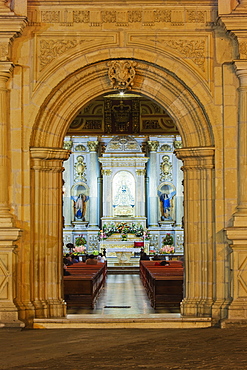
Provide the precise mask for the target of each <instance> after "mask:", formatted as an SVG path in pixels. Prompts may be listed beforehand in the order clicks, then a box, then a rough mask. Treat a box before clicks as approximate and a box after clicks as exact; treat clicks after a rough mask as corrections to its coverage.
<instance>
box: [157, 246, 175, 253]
mask: <svg viewBox="0 0 247 370" xmlns="http://www.w3.org/2000/svg"><path fill="white" fill-rule="evenodd" d="M174 252H175V248H174V247H173V246H172V245H164V246H163V247H162V248H161V249H160V253H161V254H168V253H174Z"/></svg>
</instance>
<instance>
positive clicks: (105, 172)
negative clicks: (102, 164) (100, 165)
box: [101, 170, 112, 176]
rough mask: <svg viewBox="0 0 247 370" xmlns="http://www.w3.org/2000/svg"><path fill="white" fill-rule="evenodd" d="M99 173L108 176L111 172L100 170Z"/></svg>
mask: <svg viewBox="0 0 247 370" xmlns="http://www.w3.org/2000/svg"><path fill="white" fill-rule="evenodd" d="M101 173H102V175H105V176H110V175H111V174H112V170H102V171H101Z"/></svg>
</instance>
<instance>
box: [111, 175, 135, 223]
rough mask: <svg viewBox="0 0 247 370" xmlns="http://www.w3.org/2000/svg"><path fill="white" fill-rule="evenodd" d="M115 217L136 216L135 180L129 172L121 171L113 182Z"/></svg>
mask: <svg viewBox="0 0 247 370" xmlns="http://www.w3.org/2000/svg"><path fill="white" fill-rule="evenodd" d="M112 188H113V189H112V194H113V208H114V212H113V214H114V216H115V217H118V216H131V217H133V216H134V207H135V198H134V196H135V179H134V176H133V175H132V174H131V173H130V172H128V171H119V172H117V173H116V175H115V176H114V178H113V182H112Z"/></svg>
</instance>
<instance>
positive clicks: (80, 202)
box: [74, 194, 89, 221]
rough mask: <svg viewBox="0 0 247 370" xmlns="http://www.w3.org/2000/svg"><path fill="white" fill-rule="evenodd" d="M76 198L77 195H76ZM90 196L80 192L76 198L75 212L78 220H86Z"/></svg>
mask: <svg viewBox="0 0 247 370" xmlns="http://www.w3.org/2000/svg"><path fill="white" fill-rule="evenodd" d="M74 198H75V197H74ZM88 199H89V197H88V196H87V195H85V194H79V195H78V197H77V198H76V200H74V213H75V220H76V221H85V214H86V207H87V203H86V202H87V201H88Z"/></svg>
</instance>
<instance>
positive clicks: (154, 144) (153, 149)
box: [147, 141, 159, 152]
mask: <svg viewBox="0 0 247 370" xmlns="http://www.w3.org/2000/svg"><path fill="white" fill-rule="evenodd" d="M147 144H148V149H149V150H150V152H156V151H157V149H158V147H159V142H158V141H148V142H147Z"/></svg>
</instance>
